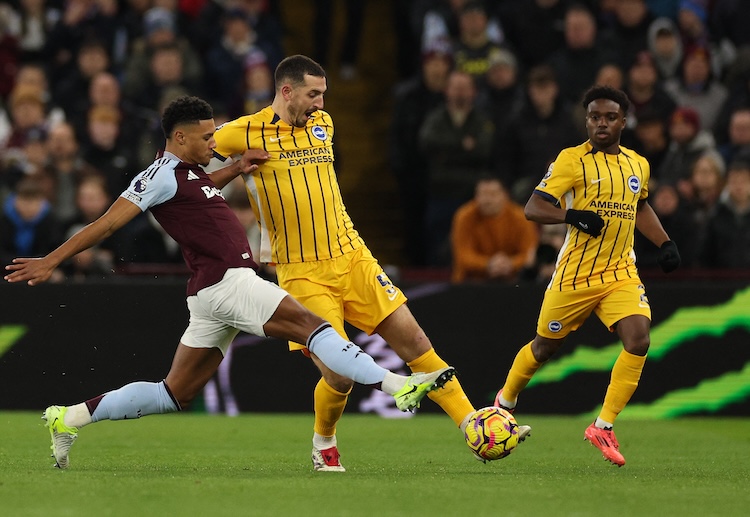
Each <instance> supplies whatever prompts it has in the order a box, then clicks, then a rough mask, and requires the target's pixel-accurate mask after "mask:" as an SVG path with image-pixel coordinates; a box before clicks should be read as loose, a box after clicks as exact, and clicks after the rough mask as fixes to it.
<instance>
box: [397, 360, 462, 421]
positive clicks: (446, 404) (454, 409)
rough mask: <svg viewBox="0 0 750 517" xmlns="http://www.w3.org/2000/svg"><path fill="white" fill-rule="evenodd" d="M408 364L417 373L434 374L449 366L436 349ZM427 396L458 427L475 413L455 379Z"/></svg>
mask: <svg viewBox="0 0 750 517" xmlns="http://www.w3.org/2000/svg"><path fill="white" fill-rule="evenodd" d="M406 364H407V365H408V366H409V368H411V371H412V372H415V373H416V372H434V371H435V370H439V369H441V368H445V367H446V366H448V363H446V362H445V361H443V360H442V359H441V358H440V356H439V355H437V353H436V352H435V349H434V348H430V349H429V350H428V351H427V352H425V353H424V354H422V355H421V356H419V357H417V358H416V359H414V360H413V361H410V362H408V363H406ZM427 396H428V397H430V399H432V400H433V402H435V403H436V404H437V405H438V406H440V407H441V408H442V409H443V411H445V412H446V413H447V414H448V416H449V417H451V419H452V420H453V421H454V422H455V423H456V425H457V426H460V425H461V422H462V421H463V420H464V418H466V416H467V415H469V414H471V413H473V412H474V411H475V409H474V406H472V405H471V402H469V399H468V398H467V397H466V393H464V389H463V388H462V387H461V383H460V382H458V379H456V378H455V377H454V378H453V379H451V380H450V381H448V382H447V383H446V384H445V386H444V387H443V388H442V389H439V390H435V391H431V392H429V393H428V394H427Z"/></svg>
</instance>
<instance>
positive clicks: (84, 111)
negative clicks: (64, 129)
mask: <svg viewBox="0 0 750 517" xmlns="http://www.w3.org/2000/svg"><path fill="white" fill-rule="evenodd" d="M96 106H103V107H107V108H112V109H115V110H117V111H118V112H119V113H120V135H121V139H122V141H123V143H124V144H125V145H128V146H135V145H136V142H137V138H138V136H139V135H140V134H141V133H142V132H143V129H144V127H145V125H146V115H145V114H144V111H143V110H142V109H138V108H137V107H136V106H135V105H133V103H132V102H130V101H128V100H126V99H123V98H122V90H121V88H120V83H119V81H118V80H117V78H116V77H115V76H114V75H113V74H111V73H109V72H99V73H97V74H96V75H94V76H93V77H92V78H91V82H90V83H89V87H88V90H87V97H86V98H85V100H82V101H81V102H80V103H79V104H78V110H77V111H76V113H75V114H74V115H73V116H71V117H70V119H69V120H70V123H71V124H73V127H74V128H75V131H76V136H77V138H78V139H79V140H80V141H82V142H84V143H86V144H88V135H87V130H86V127H87V125H88V114H89V111H90V110H91V108H94V107H96ZM152 158H153V156H152Z"/></svg>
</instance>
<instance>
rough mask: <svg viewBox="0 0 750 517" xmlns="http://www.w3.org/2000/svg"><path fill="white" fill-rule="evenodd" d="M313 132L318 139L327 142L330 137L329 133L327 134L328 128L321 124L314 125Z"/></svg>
mask: <svg viewBox="0 0 750 517" xmlns="http://www.w3.org/2000/svg"><path fill="white" fill-rule="evenodd" d="M312 134H313V136H314V137H315V138H317V139H318V140H320V141H322V142H325V141H326V138H328V135H327V134H326V130H325V129H323V128H322V127H320V126H313V127H312Z"/></svg>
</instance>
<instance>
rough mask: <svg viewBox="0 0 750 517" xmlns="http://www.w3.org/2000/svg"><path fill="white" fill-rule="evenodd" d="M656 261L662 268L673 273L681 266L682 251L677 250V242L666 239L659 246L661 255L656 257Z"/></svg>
mask: <svg viewBox="0 0 750 517" xmlns="http://www.w3.org/2000/svg"><path fill="white" fill-rule="evenodd" d="M656 262H657V263H658V264H659V266H660V267H661V270H662V271H664V272H665V273H671V272H672V271H674V270H675V269H677V268H678V267H680V262H682V259H680V252H679V251H678V250H677V244H675V243H674V241H666V242H665V243H664V244H662V245H661V247H660V248H659V256H658V257H657V258H656Z"/></svg>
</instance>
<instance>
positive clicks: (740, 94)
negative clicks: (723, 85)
mask: <svg viewBox="0 0 750 517" xmlns="http://www.w3.org/2000/svg"><path fill="white" fill-rule="evenodd" d="M748 51H750V49H748ZM729 92H730V93H729V95H727V100H726V101H724V104H723V106H722V107H721V109H720V110H719V115H718V116H717V120H716V123H715V124H714V130H713V133H714V136H715V137H716V142H717V143H719V144H726V143H727V142H729V122H730V120H731V118H732V114H733V113H734V112H735V111H737V110H740V109H750V67H748V69H747V70H745V71H743V72H742V73H741V74H740V75H739V77H737V79H736V80H735V82H734V83H733V84H731V86H730V89H729Z"/></svg>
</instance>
